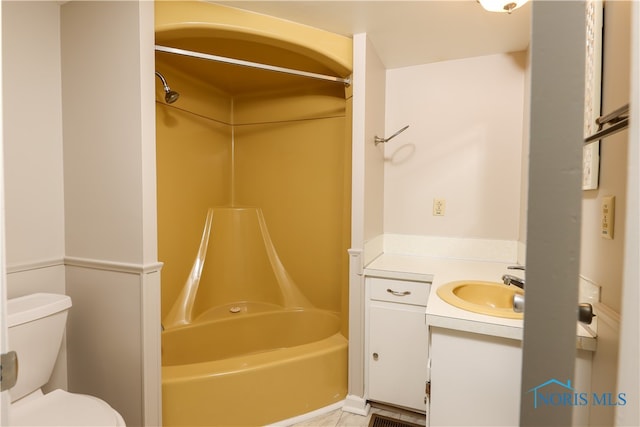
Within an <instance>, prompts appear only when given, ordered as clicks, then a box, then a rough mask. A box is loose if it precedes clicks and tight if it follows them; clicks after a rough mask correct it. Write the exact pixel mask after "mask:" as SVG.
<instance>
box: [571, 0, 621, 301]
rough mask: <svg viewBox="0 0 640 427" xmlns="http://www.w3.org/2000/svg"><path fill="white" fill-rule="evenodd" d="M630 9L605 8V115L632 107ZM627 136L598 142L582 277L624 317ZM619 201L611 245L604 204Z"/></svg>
mask: <svg viewBox="0 0 640 427" xmlns="http://www.w3.org/2000/svg"><path fill="white" fill-rule="evenodd" d="M630 13H631V4H630V3H629V2H616V1H613V2H606V4H605V23H604V28H605V35H604V46H603V71H602V114H608V113H610V112H611V111H613V110H615V109H617V108H619V107H621V106H623V105H624V104H627V103H628V102H629V90H630V89H629V70H630V61H631V58H630V43H631V19H630ZM628 137H629V135H628V131H623V132H620V133H618V134H616V135H613V136H611V137H608V138H606V139H605V140H603V141H601V142H600V180H599V187H598V189H597V190H589V191H584V192H583V204H582V247H581V274H582V275H583V276H584V277H585V278H587V279H588V280H591V281H593V282H594V283H596V284H597V285H599V286H601V287H602V295H601V297H602V298H601V300H602V302H603V303H604V304H606V305H607V306H609V307H610V308H612V309H613V310H615V311H617V312H619V311H620V303H621V301H620V290H621V286H620V283H621V281H622V259H623V256H622V254H623V248H624V230H625V223H626V219H625V217H624V212H625V207H626V199H625V191H626V179H627V171H626V158H627V145H628ZM604 196H615V197H616V206H615V208H616V215H615V230H614V238H613V240H609V239H604V238H602V237H601V233H600V224H601V221H600V213H601V206H602V198H603V197H604Z"/></svg>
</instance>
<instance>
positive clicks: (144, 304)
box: [60, 1, 161, 425]
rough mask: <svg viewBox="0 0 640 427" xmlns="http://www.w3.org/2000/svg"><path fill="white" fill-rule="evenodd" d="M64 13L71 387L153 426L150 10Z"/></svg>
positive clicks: (156, 407) (84, 7)
mask: <svg viewBox="0 0 640 427" xmlns="http://www.w3.org/2000/svg"><path fill="white" fill-rule="evenodd" d="M60 16H61V45H62V55H61V58H62V59H61V64H62V108H63V111H64V114H63V129H64V132H63V137H64V201H65V248H66V251H65V253H66V256H65V264H66V273H67V278H66V290H67V294H68V295H69V296H71V299H72V300H73V301H74V306H73V308H72V309H71V312H70V314H69V322H68V325H67V342H68V345H67V349H68V354H69V361H70V363H69V366H68V370H69V390H70V391H73V392H79V393H86V394H91V395H95V396H98V397H100V398H102V399H104V400H106V401H107V402H109V403H110V404H111V405H113V406H114V408H116V409H117V410H118V411H120V413H121V414H122V416H123V417H124V418H125V421H126V422H127V424H128V425H157V424H160V423H161V420H160V342H159V336H160V325H159V321H158V319H159V317H160V292H159V290H160V288H159V285H160V283H159V267H160V266H159V265H158V264H157V261H156V260H157V252H156V247H157V242H156V197H155V193H156V192H155V125H154V123H155V111H154V104H153V90H154V86H153V83H154V82H153V80H154V77H153V65H154V61H153V4H152V3H150V2H146V1H142V2H132V1H127V2H108V1H104V2H67V3H64V4H62V5H61V6H60ZM115 28H117V31H115V30H114V29H115Z"/></svg>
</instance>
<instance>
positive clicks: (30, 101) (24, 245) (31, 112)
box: [2, 1, 67, 388]
mask: <svg viewBox="0 0 640 427" xmlns="http://www.w3.org/2000/svg"><path fill="white" fill-rule="evenodd" d="M2 8H3V26H2V31H3V34H2V36H3V37H2V55H3V70H2V71H3V82H2V84H3V102H4V105H5V108H4V174H5V201H4V203H5V218H6V225H5V230H6V254H7V255H6V263H7V272H8V274H7V292H8V297H9V298H12V297H17V296H21V295H25V294H30V293H33V292H57V293H64V291H65V272H64V265H63V258H64V248H65V245H64V194H63V171H62V105H61V102H60V99H61V85H60V82H61V71H60V19H59V6H58V5H57V4H56V3H53V2H17V1H10V2H3V4H2ZM60 356H61V357H60V358H59V361H58V364H57V366H56V369H55V371H54V376H53V378H52V381H51V382H50V385H49V386H50V388H59V387H63V388H66V386H67V380H66V371H67V370H66V353H65V346H64V345H63V351H62V352H61V355H60Z"/></svg>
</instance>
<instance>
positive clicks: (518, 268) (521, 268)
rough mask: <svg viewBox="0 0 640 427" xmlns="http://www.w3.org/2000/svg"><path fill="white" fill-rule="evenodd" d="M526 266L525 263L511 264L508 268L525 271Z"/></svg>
mask: <svg viewBox="0 0 640 427" xmlns="http://www.w3.org/2000/svg"><path fill="white" fill-rule="evenodd" d="M524 269H525V266H524V265H510V266H509V267H507V270H522V271H524Z"/></svg>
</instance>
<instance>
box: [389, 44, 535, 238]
mask: <svg viewBox="0 0 640 427" xmlns="http://www.w3.org/2000/svg"><path fill="white" fill-rule="evenodd" d="M525 69H526V54H525V53H524V52H518V53H513V54H504V55H491V56H483V57H475V58H468V59H461V60H456V61H447V62H440V63H434V64H426V65H418V66H413V67H406V68H398V69H391V70H388V71H387V86H386V96H387V98H386V126H385V127H386V131H387V133H391V132H394V131H395V130H398V129H400V128H401V127H403V126H405V125H410V128H409V129H408V130H407V131H405V132H404V133H403V134H401V135H399V136H398V137H397V138H396V139H394V140H392V141H391V142H389V143H388V144H387V147H386V149H385V182H384V184H385V185H384V187H385V202H384V228H385V233H393V234H413V235H430V236H446V237H465V238H483V239H502V240H517V239H518V234H519V222H520V192H521V186H520V183H521V168H522V166H521V153H522V139H523V133H522V132H523V108H524V93H525ZM434 198H443V199H446V213H445V216H443V217H436V216H433V215H432V203H433V199H434Z"/></svg>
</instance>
